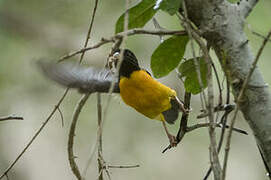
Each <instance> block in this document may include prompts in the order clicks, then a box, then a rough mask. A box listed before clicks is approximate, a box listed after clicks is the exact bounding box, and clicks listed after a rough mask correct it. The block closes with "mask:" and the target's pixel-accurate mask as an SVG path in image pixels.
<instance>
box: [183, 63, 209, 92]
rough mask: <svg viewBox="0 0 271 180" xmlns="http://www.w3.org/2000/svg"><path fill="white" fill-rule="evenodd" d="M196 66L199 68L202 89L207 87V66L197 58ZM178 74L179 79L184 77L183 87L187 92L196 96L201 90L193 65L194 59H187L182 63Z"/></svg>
mask: <svg viewBox="0 0 271 180" xmlns="http://www.w3.org/2000/svg"><path fill="white" fill-rule="evenodd" d="M197 61H198V65H199V68H200V77H201V80H202V84H203V89H204V88H206V87H207V71H208V68H207V64H206V62H205V61H204V59H202V58H197ZM179 72H180V74H181V77H185V81H184V87H185V90H186V91H187V92H191V93H192V94H198V93H200V92H201V91H202V90H203V89H201V87H200V84H199V81H198V75H197V71H196V66H195V63H194V59H189V60H187V61H185V62H183V63H182V64H181V65H180V67H179Z"/></svg>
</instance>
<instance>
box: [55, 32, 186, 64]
mask: <svg viewBox="0 0 271 180" xmlns="http://www.w3.org/2000/svg"><path fill="white" fill-rule="evenodd" d="M136 34H149V35H158V36H160V35H180V36H181V35H186V31H167V30H145V29H138V28H136V29H131V30H127V31H124V32H121V33H118V34H116V35H114V36H112V37H110V38H101V40H100V42H98V43H96V44H95V45H93V46H89V47H85V48H82V49H80V50H77V51H74V52H71V53H69V54H67V55H64V56H62V57H60V58H59V59H58V62H61V61H64V60H65V59H68V58H71V57H73V56H75V55H77V54H80V53H84V52H86V51H89V50H92V49H97V48H99V47H101V46H102V45H105V44H107V43H114V42H116V41H117V40H119V39H122V38H123V37H124V36H132V35H136Z"/></svg>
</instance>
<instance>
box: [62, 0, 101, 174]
mask: <svg viewBox="0 0 271 180" xmlns="http://www.w3.org/2000/svg"><path fill="white" fill-rule="evenodd" d="M97 7H98V0H95V5H94V9H93V12H92V15H91V21H90V24H89V28H88V32H87V35H86V40H85V42H84V46H83V47H84V48H83V49H85V48H86V47H87V45H88V42H89V40H90V34H91V31H92V27H93V23H94V19H95V15H96V11H97ZM104 41H105V40H104ZM104 41H103V39H102V40H101V43H100V45H99V44H96V46H97V47H99V46H101V45H102V43H105V42H104ZM97 47H95V46H94V47H92V48H97ZM84 55H85V51H82V54H81V56H80V59H79V64H80V63H81V62H82V60H83V58H84ZM68 56H69V55H68ZM68 56H66V57H65V56H64V57H62V60H64V59H67V58H69V57H68ZM72 56H74V55H72V54H70V57H72ZM60 61H61V58H60V59H59V60H58V62H60ZM88 97H89V94H86V95H85V96H84V97H83V98H82V103H85V102H83V101H86V100H87V99H88ZM79 105H80V103H79ZM82 106H83V105H82ZM78 108H80V107H78ZM81 108H82V107H81ZM78 111H79V112H78V115H76V114H74V115H75V116H74V118H73V119H74V121H73V122H74V124H73V123H72V125H71V128H70V134H69V141H68V156H69V162H70V166H71V168H72V171H73V173H74V174H75V176H76V177H77V178H78V179H83V177H82V175H81V174H80V171H79V169H78V167H77V165H76V162H75V161H74V157H73V136H72V137H71V133H72V131H75V127H76V122H77V119H76V116H77V118H78V116H79V113H80V111H81V110H80V109H78ZM73 127H74V129H72V128H73ZM73 133H74V132H73ZM70 146H71V147H70Z"/></svg>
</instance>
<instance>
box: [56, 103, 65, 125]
mask: <svg viewBox="0 0 271 180" xmlns="http://www.w3.org/2000/svg"><path fill="white" fill-rule="evenodd" d="M57 111H58V112H59V114H60V118H61V125H62V127H64V116H63V113H62V111H61V110H60V107H59V106H58V107H57Z"/></svg>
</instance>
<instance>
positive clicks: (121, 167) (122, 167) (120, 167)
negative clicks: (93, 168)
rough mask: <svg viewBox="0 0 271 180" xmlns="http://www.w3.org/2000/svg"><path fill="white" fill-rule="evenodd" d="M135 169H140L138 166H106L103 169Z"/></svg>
mask: <svg viewBox="0 0 271 180" xmlns="http://www.w3.org/2000/svg"><path fill="white" fill-rule="evenodd" d="M137 167H140V166H139V164H137V165H126V166H123V165H120V166H112V165H108V166H106V167H104V168H119V169H125V168H126V169H129V168H137Z"/></svg>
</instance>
